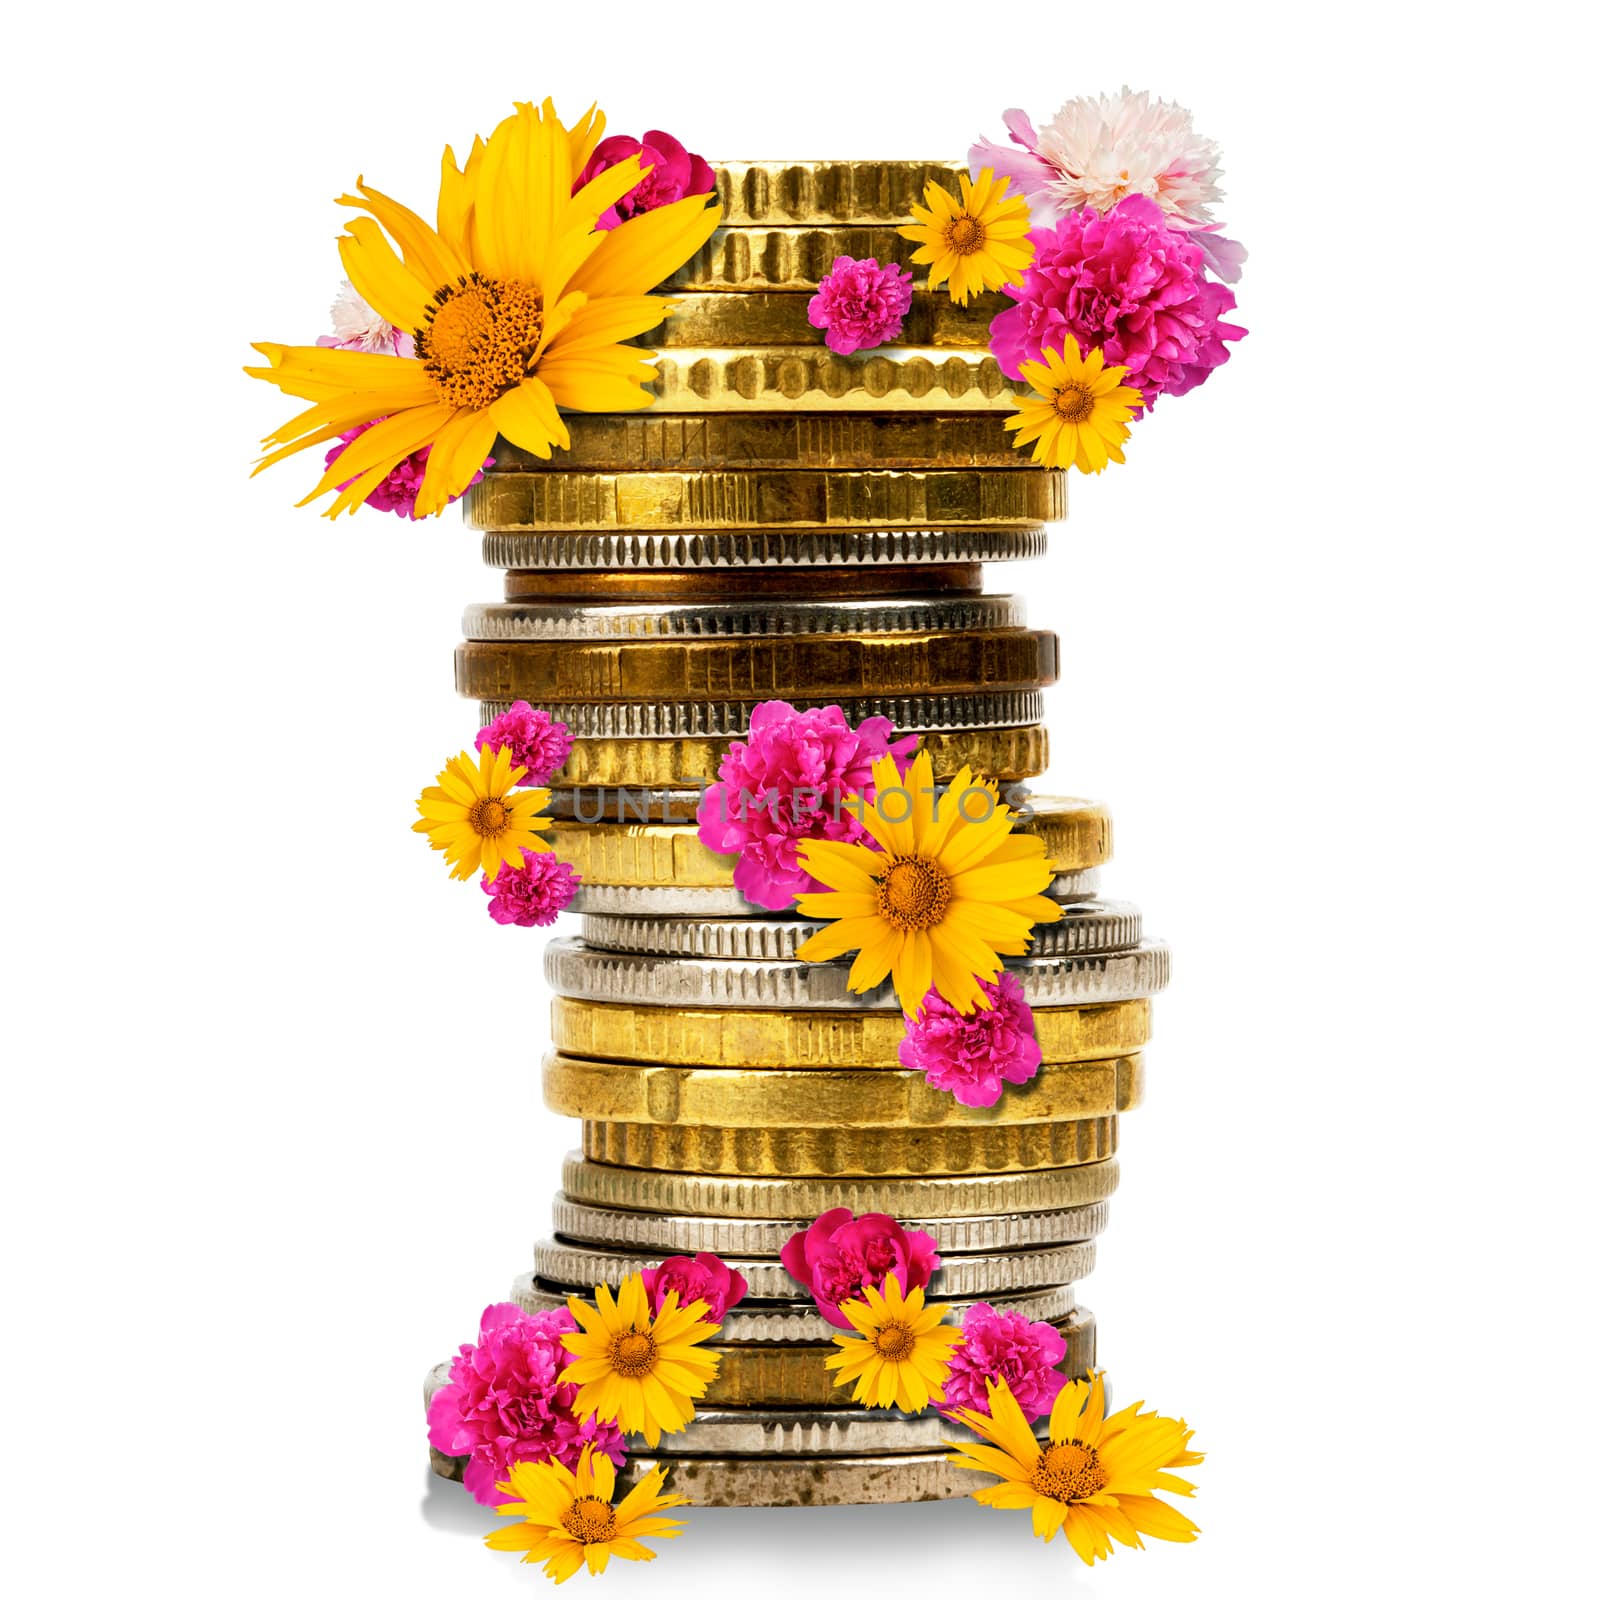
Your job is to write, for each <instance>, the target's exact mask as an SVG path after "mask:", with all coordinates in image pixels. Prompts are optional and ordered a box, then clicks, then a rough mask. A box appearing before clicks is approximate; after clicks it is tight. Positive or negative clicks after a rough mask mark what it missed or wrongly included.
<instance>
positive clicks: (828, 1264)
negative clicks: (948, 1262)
mask: <svg viewBox="0 0 1600 1600" xmlns="http://www.w3.org/2000/svg"><path fill="white" fill-rule="evenodd" d="M782 1259H783V1265H784V1269H785V1270H786V1271H787V1272H788V1274H789V1276H790V1277H791V1278H793V1279H794V1280H795V1282H796V1283H798V1284H800V1285H801V1286H802V1287H803V1288H804V1289H805V1290H806V1291H807V1292H808V1293H809V1294H810V1296H811V1298H812V1299H813V1300H815V1301H816V1303H817V1310H818V1311H820V1312H821V1313H822V1315H823V1316H824V1317H825V1318H826V1319H827V1320H828V1321H829V1322H831V1323H832V1324H833V1325H834V1327H836V1328H848V1327H849V1326H850V1321H849V1318H847V1317H846V1316H845V1315H844V1313H843V1312H842V1311H840V1309H839V1307H840V1306H841V1305H843V1304H844V1302H845V1301H846V1300H859V1299H861V1298H862V1291H863V1290H864V1289H865V1288H867V1287H868V1285H870V1286H871V1287H872V1288H874V1289H881V1288H882V1287H883V1285H884V1282H885V1281H886V1280H887V1279H888V1277H889V1275H890V1274H891V1273H893V1274H894V1276H895V1277H896V1278H898V1279H899V1280H900V1290H901V1293H902V1294H909V1293H910V1292H911V1291H912V1290H913V1289H922V1288H926V1287H927V1284H928V1280H929V1279H930V1278H931V1277H932V1276H933V1274H934V1272H935V1271H936V1270H937V1269H938V1268H939V1266H940V1265H941V1262H940V1259H939V1246H938V1244H937V1243H936V1242H935V1240H934V1237H933V1235H932V1234H931V1233H923V1232H922V1231H921V1230H920V1229H919V1230H917V1231H916V1232H913V1233H908V1232H907V1231H906V1230H905V1229H904V1228H902V1227H901V1226H900V1224H899V1223H898V1222H896V1221H895V1220H894V1218H893V1217H888V1216H884V1215H883V1214H882V1213H881V1212H876V1211H868V1212H865V1213H863V1214H862V1215H861V1216H859V1217H858V1216H856V1215H854V1213H853V1212H851V1210H850V1208H849V1207H848V1206H839V1207H838V1208H837V1209H836V1210H833V1211H824V1212H823V1213H822V1215H821V1216H820V1217H818V1218H817V1220H816V1221H815V1222H813V1223H812V1224H811V1226H810V1227H809V1228H805V1229H802V1230H801V1232H799V1233H797V1234H795V1236H794V1237H793V1238H792V1239H790V1240H789V1242H788V1243H787V1244H786V1245H784V1247H783V1251H782Z"/></svg>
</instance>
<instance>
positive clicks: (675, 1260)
mask: <svg viewBox="0 0 1600 1600" xmlns="http://www.w3.org/2000/svg"><path fill="white" fill-rule="evenodd" d="M640 1277H642V1278H643V1279H644V1292H645V1294H646V1295H647V1296H649V1299H650V1310H651V1312H652V1314H655V1315H659V1314H660V1311H661V1307H662V1305H663V1304H664V1303H665V1301H666V1298H667V1296H668V1295H669V1294H670V1293H671V1292H672V1291H673V1290H677V1293H678V1304H679V1305H680V1306H686V1305H688V1304H689V1302H690V1301H691V1300H704V1301H705V1303H706V1310H705V1314H704V1317H703V1319H702V1320H704V1321H706V1322H721V1321H722V1319H723V1317H724V1316H725V1315H726V1314H727V1313H728V1312H729V1311H731V1310H732V1309H733V1308H734V1307H735V1306H736V1305H738V1303H739V1302H740V1301H741V1300H743V1299H744V1292H745V1281H744V1275H743V1274H742V1273H739V1272H735V1271H734V1270H733V1268H732V1267H730V1266H729V1265H728V1263H727V1262H726V1261H724V1260H723V1259H722V1257H721V1256H718V1255H713V1254H712V1253H711V1252H710V1251H709V1250H702V1251H701V1252H700V1254H699V1255H696V1256H669V1257H668V1258H667V1259H666V1260H665V1261H663V1262H662V1263H661V1265H660V1266H659V1267H646V1268H645V1269H644V1271H643V1272H641V1273H640Z"/></svg>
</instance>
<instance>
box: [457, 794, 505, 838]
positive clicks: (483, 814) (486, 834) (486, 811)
mask: <svg viewBox="0 0 1600 1600" xmlns="http://www.w3.org/2000/svg"><path fill="white" fill-rule="evenodd" d="M467 821H468V822H470V823H471V824H472V830H473V832H474V833H476V834H478V835H479V836H480V837H482V838H485V839H498V838H499V837H500V835H501V834H502V833H504V832H505V831H506V829H507V828H509V827H510V826H511V814H510V812H508V811H507V810H506V808H505V804H504V802H503V801H500V800H497V799H495V798H494V797H493V796H492V795H491V796H490V797H489V798H488V799H487V800H480V801H479V802H478V803H477V804H476V805H475V806H474V807H473V808H472V810H471V811H469V812H468V813H467Z"/></svg>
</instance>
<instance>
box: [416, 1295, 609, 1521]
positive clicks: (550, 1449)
mask: <svg viewBox="0 0 1600 1600" xmlns="http://www.w3.org/2000/svg"><path fill="white" fill-rule="evenodd" d="M577 1326H578V1325H577V1323H576V1322H574V1321H573V1319H572V1317H571V1315H570V1314H569V1313H568V1312H566V1311H564V1310H560V1311H541V1312H540V1313H539V1314H538V1315H537V1316H529V1315H528V1314H527V1313H526V1312H525V1311H523V1310H522V1309H521V1308H520V1307H518V1306H514V1305H508V1304H502V1305H494V1306H490V1307H489V1308H488V1310H486V1311H485V1312H484V1314H483V1321H482V1324H481V1326H480V1327H479V1330H478V1342H477V1343H476V1344H464V1345H462V1347H461V1354H460V1355H458V1356H457V1357H456V1358H455V1360H454V1361H452V1362H451V1363H450V1382H449V1383H448V1384H447V1385H446V1386H445V1387H444V1388H443V1389H441V1390H440V1391H439V1392H438V1393H437V1394H436V1395H435V1396H434V1397H433V1400H432V1402H431V1403H430V1404H429V1406H428V1442H429V1443H430V1444H431V1445H432V1446H433V1447H434V1449H435V1450H439V1451H442V1452H443V1453H444V1454H445V1455H447V1456H467V1457H468V1458H469V1459H468V1462H467V1468H466V1472H465V1473H464V1475H463V1477H462V1482H463V1483H464V1484H465V1485H466V1488H467V1492H468V1493H469V1494H470V1495H471V1496H472V1498H473V1499H474V1500H476V1501H478V1502H479V1503H480V1504H482V1505H486V1506H492V1505H499V1504H501V1503H502V1502H503V1501H504V1500H506V1499H507V1496H505V1495H503V1494H501V1493H500V1491H499V1490H498V1489H496V1488H495V1484H496V1483H497V1482H498V1481H501V1480H503V1479H504V1478H506V1477H507V1475H508V1473H509V1470H510V1467H511V1464H512V1462H514V1461H552V1460H553V1461H559V1462H561V1463H562V1464H563V1465H564V1466H567V1467H575V1466H577V1464H578V1458H579V1456H580V1455H581V1454H582V1452H583V1447H584V1446H585V1445H593V1446H594V1448H595V1449H596V1450H597V1451H599V1452H600V1453H602V1454H604V1455H608V1456H610V1457H611V1460H612V1462H613V1463H614V1464H615V1465H616V1466H619V1467H620V1466H621V1465H622V1463H623V1462H624V1461H625V1460H626V1459H627V1448H626V1446H625V1445H624V1444H623V1441H622V1431H621V1429H619V1428H618V1427H617V1425H616V1424H615V1423H613V1422H596V1421H595V1419H594V1418H593V1417H590V1418H588V1419H587V1420H586V1421H582V1422H580V1421H579V1420H578V1418H577V1417H576V1416H574V1415H573V1411H572V1406H573V1402H574V1401H575V1400H576V1399H577V1396H578V1386H577V1385H576V1384H574V1383H566V1382H563V1381H562V1379H561V1373H562V1371H563V1370H564V1369H565V1368H566V1367H567V1366H568V1365H569V1364H570V1363H571V1362H572V1360H573V1359H574V1358H573V1357H572V1356H571V1355H569V1354H568V1353H567V1351H565V1350H563V1349H562V1347H561V1336H562V1334H564V1333H573V1332H575V1331H576V1330H577Z"/></svg>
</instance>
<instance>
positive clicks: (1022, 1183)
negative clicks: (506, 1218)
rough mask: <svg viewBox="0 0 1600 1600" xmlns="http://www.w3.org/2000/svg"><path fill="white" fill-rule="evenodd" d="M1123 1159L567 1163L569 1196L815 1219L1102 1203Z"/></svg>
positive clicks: (713, 1213)
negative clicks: (715, 1169)
mask: <svg viewBox="0 0 1600 1600" xmlns="http://www.w3.org/2000/svg"><path fill="white" fill-rule="evenodd" d="M1117 1178H1118V1170H1117V1163H1116V1162H1115V1161H1096V1162H1089V1163H1085V1164H1083V1165H1080V1166H1071V1167H1055V1168H1045V1169H1042V1170H1039V1171H1034V1172H999V1173H984V1174H973V1175H961V1176H955V1177H889V1178H848V1177H846V1178H825V1177H824V1178H799V1177H793V1176H783V1177H766V1178H763V1177H723V1176H715V1175H707V1174H703V1173H693V1172H650V1171H643V1170H641V1169H639V1168H636V1167H617V1166H607V1165H604V1164H603V1163H601V1162H598V1161H587V1160H585V1159H584V1158H583V1157H582V1156H581V1155H579V1154H578V1152H577V1151H573V1153H572V1154H571V1155H569V1156H568V1157H567V1158H566V1160H565V1161H564V1162H563V1163H562V1167H561V1187H562V1189H563V1190H565V1192H566V1194H567V1195H568V1197H569V1198H571V1199H573V1200H579V1201H583V1202H585V1203H587V1204H589V1205H599V1206H621V1207H624V1208H626V1209H628V1210H631V1211H662V1212H666V1213H667V1214H669V1215H674V1216H675V1215H679V1214H684V1215H692V1216H701V1217H773V1218H778V1219H781V1220H783V1221H787V1222H793V1221H801V1222H810V1221H812V1220H813V1219H815V1218H817V1217H820V1216H821V1215H822V1213H823V1212H824V1211H833V1210H835V1209H836V1208H837V1207H839V1206H844V1207H845V1208H846V1209H847V1210H850V1211H853V1212H855V1213H856V1215H857V1216H860V1215H861V1214H862V1213H863V1212H868V1211H881V1212H883V1213H885V1215H887V1216H891V1217H992V1216H999V1215H1015V1214H1017V1213H1019V1212H1026V1211H1067V1210H1070V1209H1071V1208H1073V1207H1075V1206H1090V1205H1097V1204H1099V1203H1100V1202H1101V1201H1103V1200H1109V1199H1110V1198H1111V1196H1112V1195H1113V1194H1115V1193H1116V1190H1117Z"/></svg>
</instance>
